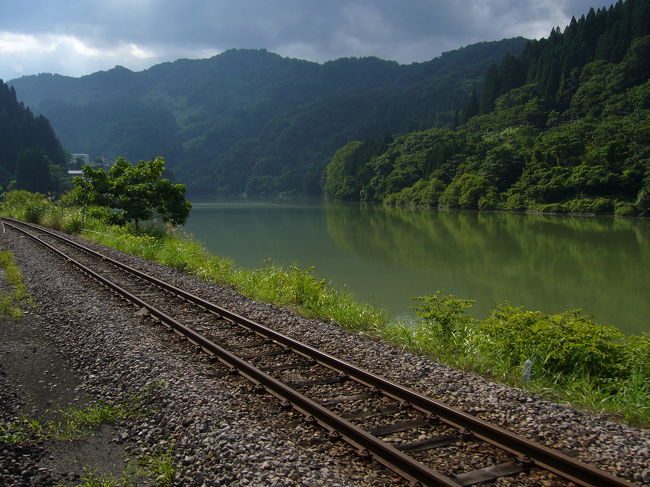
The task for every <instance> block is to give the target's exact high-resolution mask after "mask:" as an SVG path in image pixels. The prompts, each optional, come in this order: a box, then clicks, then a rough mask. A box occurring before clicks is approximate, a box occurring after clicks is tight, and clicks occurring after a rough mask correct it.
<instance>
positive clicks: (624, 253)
mask: <svg viewBox="0 0 650 487" xmlns="http://www.w3.org/2000/svg"><path fill="white" fill-rule="evenodd" d="M186 227H187V230H188V231H189V232H190V233H191V234H193V235H194V236H195V237H196V238H198V239H199V240H201V241H202V242H203V243H204V244H205V245H206V246H207V248H208V249H209V250H210V251H211V252H213V253H215V254H218V255H222V256H226V257H229V258H231V259H233V260H234V261H235V263H236V265H238V266H240V267H257V266H260V265H263V263H264V260H265V259H271V260H272V261H274V262H277V263H281V264H284V265H291V264H298V265H300V266H303V267H309V266H315V269H314V272H315V274H316V275H317V276H319V277H323V278H326V279H328V280H330V281H332V282H333V283H334V284H335V285H336V286H338V287H345V288H346V289H347V290H348V291H349V292H350V293H352V294H353V295H354V296H356V297H357V298H358V299H359V300H361V301H364V302H369V303H372V304H374V305H376V306H378V307H381V308H383V309H385V310H386V311H387V312H388V313H389V315H390V316H391V317H398V318H402V319H408V318H409V317H411V316H412V314H413V312H412V309H411V306H413V304H414V303H413V301H412V300H411V298H412V297H413V296H423V295H428V294H432V293H434V292H435V291H436V290H440V291H442V292H443V293H444V294H453V295H455V296H457V297H461V298H468V299H474V300H476V303H475V305H474V308H473V314H474V316H476V317H485V316H487V314H488V313H489V311H490V310H491V309H492V308H494V306H495V305H496V304H498V303H502V302H504V301H509V302H510V303H512V304H513V305H516V306H524V307H526V308H527V309H531V310H541V311H544V312H547V313H557V312H561V311H566V310H569V309H578V308H579V309H582V310H583V311H584V312H586V313H587V314H590V315H592V316H593V317H594V319H595V320H596V321H597V322H598V323H601V324H609V325H615V326H618V327H619V328H620V329H622V330H623V331H625V332H626V333H640V332H643V331H645V332H649V331H650V221H648V220H647V219H632V218H614V217H586V216H555V215H527V214H507V213H478V212H462V211H436V210H412V209H392V208H382V207H376V206H366V205H360V204H358V203H357V204H343V203H323V202H321V201H318V202H299V203H288V202H263V201H234V202H232V201H231V202H227V201H225V202H195V203H194V208H193V210H192V212H191V215H190V218H189V220H188V222H187V225H186Z"/></svg>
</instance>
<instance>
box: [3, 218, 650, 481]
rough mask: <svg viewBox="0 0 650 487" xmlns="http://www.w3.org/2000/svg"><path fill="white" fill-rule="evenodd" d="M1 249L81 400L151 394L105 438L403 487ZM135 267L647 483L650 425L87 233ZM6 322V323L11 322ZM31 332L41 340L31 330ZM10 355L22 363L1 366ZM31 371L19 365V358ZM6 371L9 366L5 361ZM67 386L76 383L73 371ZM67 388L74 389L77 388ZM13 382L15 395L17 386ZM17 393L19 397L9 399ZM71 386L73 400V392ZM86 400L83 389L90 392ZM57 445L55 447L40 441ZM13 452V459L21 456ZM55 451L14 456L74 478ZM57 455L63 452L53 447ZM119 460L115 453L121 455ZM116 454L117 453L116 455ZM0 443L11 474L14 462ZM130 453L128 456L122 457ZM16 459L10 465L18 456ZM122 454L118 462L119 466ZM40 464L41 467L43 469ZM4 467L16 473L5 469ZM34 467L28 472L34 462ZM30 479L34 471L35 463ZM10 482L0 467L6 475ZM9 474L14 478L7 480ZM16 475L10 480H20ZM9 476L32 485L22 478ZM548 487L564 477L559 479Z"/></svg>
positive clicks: (78, 279)
mask: <svg viewBox="0 0 650 487" xmlns="http://www.w3.org/2000/svg"><path fill="white" fill-rule="evenodd" d="M0 243H1V246H2V247H3V248H5V249H8V250H12V251H13V252H14V257H15V259H16V262H17V263H18V265H19V267H20V268H21V269H22V271H23V273H24V275H25V283H26V285H27V288H28V291H29V292H30V293H31V295H32V296H33V297H34V299H35V301H36V304H37V311H36V315H37V316H34V317H32V318H31V320H33V321H32V322H31V323H32V325H33V326H36V325H37V326H36V328H37V330H38V333H40V334H41V335H39V336H42V338H38V340H42V341H43V340H46V341H47V342H48V343H50V347H51V349H52V350H55V351H56V352H50V353H55V354H56V356H57V357H58V359H57V360H61V361H62V362H63V363H64V364H65V367H67V368H68V369H69V371H70V374H73V375H74V376H75V377H76V379H75V380H76V382H74V381H73V382H70V381H68V382H66V383H65V384H63V383H62V384H61V387H64V388H70V387H72V384H73V383H74V391H75V394H72V395H71V398H70V399H69V400H71V401H74V400H75V399H77V401H81V402H84V401H109V402H111V401H119V400H126V399H129V398H132V397H134V396H135V395H137V394H139V393H142V392H143V391H147V390H149V391H154V392H153V393H152V394H153V396H154V397H153V399H152V401H151V402H152V404H151V410H150V411H149V412H148V413H146V414H143V415H142V416H141V417H140V418H139V419H135V420H129V421H125V422H123V423H121V424H119V425H116V427H115V429H114V430H109V431H108V432H107V433H106V432H105V435H108V436H109V437H110V438H109V441H106V442H104V443H105V444H106V445H107V446H106V448H109V449H110V448H113V449H114V448H115V447H116V445H117V446H119V447H120V448H121V449H122V450H123V451H124V452H125V454H126V456H127V458H129V457H130V458H133V457H135V456H136V455H143V454H144V455H151V454H155V453H156V452H160V451H164V450H165V449H167V448H168V447H169V446H170V445H173V451H174V455H175V463H176V467H177V475H176V479H175V484H176V485H188V486H194V485H196V486H200V485H327V486H337V485H359V486H361V485H400V484H402V483H403V482H402V481H401V480H400V479H399V478H398V477H396V476H395V475H394V474H393V473H392V472H390V471H387V470H386V469H385V468H383V467H381V466H379V465H376V464H375V463H368V462H365V461H363V460H361V459H359V458H357V457H356V455H355V454H354V452H353V450H352V449H351V448H349V447H347V446H346V445H345V444H340V443H331V442H329V441H328V440H327V435H326V433H325V432H324V431H323V430H321V429H320V428H318V427H316V426H313V425H310V424H307V423H306V422H305V421H303V419H302V417H301V416H300V415H299V414H297V413H291V412H285V411H282V410H281V408H280V405H279V403H278V401H276V400H274V399H271V398H270V397H269V396H268V395H259V394H255V393H254V392H253V388H252V387H251V385H250V384H249V383H247V382H246V381H244V380H243V379H241V378H239V377H238V376H225V377H223V376H221V374H215V371H216V369H215V366H214V365H212V364H211V363H210V362H209V360H208V359H207V357H206V356H204V355H203V354H200V353H198V352H197V351H196V350H194V349H193V348H192V347H189V346H188V345H187V343H182V342H180V341H179V340H178V339H176V338H175V337H174V336H173V335H169V334H166V333H164V332H163V331H162V329H161V328H160V327H157V326H154V325H153V324H152V323H151V321H150V320H149V319H147V317H146V316H140V315H139V314H138V313H137V309H136V308H134V307H132V306H131V305H129V304H127V303H125V302H123V301H121V300H120V299H118V298H117V297H116V296H115V295H112V294H110V293H108V291H106V290H104V289H102V288H100V287H98V286H97V285H96V284H94V283H93V282H92V281H89V280H88V278H86V277H84V276H82V275H81V274H80V273H79V272H76V271H74V270H72V269H71V268H69V267H68V266H67V265H66V264H65V263H63V262H62V261H61V260H60V259H59V258H57V257H55V256H54V255H52V254H51V253H49V252H47V251H45V250H43V249H42V248H40V247H38V246H37V245H36V244H35V243H33V242H32V241H30V240H28V239H26V238H24V237H19V236H18V235H17V234H16V233H14V232H13V231H10V230H8V231H7V233H6V234H3V235H1V236H0ZM86 243H87V244H89V245H90V246H91V247H95V248H97V249H98V250H101V251H102V252H105V253H107V254H108V255H111V256H114V257H116V258H118V259H120V260H123V261H125V262H126V263H128V264H129V265H131V266H133V267H135V268H137V269H140V270H142V271H144V272H147V273H150V274H152V275H154V276H156V277H160V278H162V279H164V280H166V281H168V282H170V283H172V284H174V285H176V286H178V287H182V288H183V289H186V290H188V291H189V292H192V293H194V294H197V295H199V296H201V297H203V298H205V299H208V300H210V301H213V302H215V303H217V304H219V305H220V306H222V307H225V308H228V309H232V310H233V311H235V312H237V313H238V314H241V315H244V316H246V317H248V318H251V319H253V320H256V321H258V322H260V323H262V324H264V325H266V326H269V327H271V328H274V329H276V330H277V331H279V332H281V333H284V334H287V335H289V336H291V337H293V338H296V339H299V340H301V341H303V342H305V343H308V344H309V345H312V346H314V347H317V348H320V349H322V350H323V351H326V352H328V353H331V354H334V355H336V356H338V357H340V358H343V359H345V360H348V361H350V362H352V363H355V364H357V365H360V366H362V367H364V368H366V369H369V370H371V371H372V372H374V373H377V374H379V375H383V376H385V377H388V378H390V379H392V380H394V381H396V382H400V383H402V384H404V385H406V386H409V387H411V388H413V389H415V390H417V391H419V392H424V393H426V394H427V395H429V396H431V397H433V398H434V399H438V400H441V401H443V402H445V403H447V404H449V405H451V406H453V407H457V408H460V409H463V410H464V411H467V412H469V413H471V414H474V415H476V416H478V417H480V418H481V419H484V420H487V421H490V422H493V423H496V424H498V425H500V426H503V427H505V428H507V429H510V430H512V431H515V432H517V433H520V434H522V435H524V436H526V437H528V438H531V439H533V440H536V441H538V442H540V443H542V444H544V445H547V446H549V447H552V448H557V449H560V450H563V451H565V452H566V453H569V454H571V455H574V456H576V457H577V458H579V459H580V460H582V461H585V462H588V463H592V464H594V465H596V466H598V467H599V468H601V469H603V470H606V471H609V472H611V473H613V474H615V475H618V476H621V477H623V478H626V479H628V480H630V481H633V482H635V483H637V484H639V485H650V467H649V464H650V446H649V445H650V434H649V433H648V432H647V431H645V430H641V429H638V428H633V427H630V426H626V425H621V424H618V423H615V422H613V421H610V420H608V419H606V418H603V417H598V416H593V415H589V414H586V413H584V412H581V411H577V410H575V409H573V408H571V407H568V406H565V405H558V404H554V403H551V402H548V401H543V400H541V399H539V398H537V397H535V396H531V395H530V394H528V393H526V392H524V391H521V390H518V389H513V388H510V387H506V386H503V385H500V384H495V383H492V382H489V381H487V380H485V379H482V378H480V377H478V376H475V375H472V374H468V373H464V372H460V371H456V370H453V369H450V368H448V367H445V366H442V365H440V364H437V363H435V362H432V361H429V360H426V359H423V358H421V357H417V356H414V355H411V354H408V353H404V352H402V351H399V350H396V349H394V348H391V347H388V346H386V345H383V344H381V343H378V342H376V341H374V340H373V339H371V338H369V337H366V336H363V335H358V334H351V333H348V332H345V331H343V330H341V329H340V328H338V327H337V326H335V325H333V324H330V323H324V322H320V321H315V320H310V319H306V318H302V317H299V316H296V315H294V314H292V313H290V312H289V311H286V310H283V309H279V308H277V307H274V306H271V305H268V304H264V303H259V302H256V301H253V300H251V299H248V298H246V297H243V296H241V295H239V294H238V293H235V292H233V291H232V290H230V289H228V288H224V287H222V286H219V285H216V284H211V283H206V282H204V281H200V280H198V279H195V278H192V277H190V276H188V275H186V274H184V273H181V272H178V271H175V270H173V269H170V268H166V267H163V266H160V265H157V264H154V263H151V262H147V261H144V260H142V259H139V258H136V257H133V256H130V255H126V254H123V253H121V252H118V251H115V250H112V249H107V248H105V247H103V246H99V245H97V244H93V243H88V242H86ZM3 326H4V325H3ZM23 339H24V340H37V339H36V338H29V337H24V338H23ZM0 365H2V366H4V367H11V365H8V364H7V363H6V360H5V361H4V362H1V363H0ZM13 367H14V368H15V367H20V365H15V366H13ZM0 372H2V369H0ZM10 376H11V377H14V376H15V374H14V375H12V374H8V373H7V374H4V373H0V386H5V387H3V389H4V391H5V392H2V393H0V400H2V402H3V403H5V402H6V401H10V402H11V403H12V404H15V405H16V407H14V408H12V409H15V410H12V411H9V409H10V408H8V407H3V408H1V409H0V414H3V413H2V411H3V410H6V413H4V416H0V420H3V421H4V420H6V418H7V417H15V416H16V415H17V414H18V412H20V411H19V410H20V409H21V408H24V405H21V401H22V402H29V401H25V400H24V399H21V394H22V395H23V396H24V389H25V387H26V388H28V389H29V386H28V385H27V384H23V386H24V387H23V388H16V387H15V384H13V383H12V381H11V380H8V377H10ZM63 382H65V381H63ZM66 384H67V387H66ZM14 389H15V392H12V391H14ZM11 394H15V395H16V397H13V396H11V397H10V395H11ZM72 396H73V397H72ZM79 398H81V399H79ZM39 448H47V445H42V446H38V447H37V448H35V450H38V449H39ZM10 456H11V455H10V454H7V455H6V458H10ZM52 456H53V455H52V454H50V453H49V452H45V453H44V452H42V451H41V452H35V453H34V455H31V456H30V455H29V454H27V455H25V454H21V455H14V457H13V458H14V459H16V458H17V459H19V460H18V463H19V462H20V461H23V460H20V459H24V461H25V462H26V464H27V463H29V462H31V464H32V465H31V467H30V468H32V469H35V470H33V471H35V472H37V473H38V475H39V476H38V479H36V477H35V476H34V477H33V479H36V480H35V481H34V482H33V484H32V485H49V484H48V482H51V481H52V479H64V480H65V479H67V478H69V476H70V475H71V472H70V468H69V467H68V466H66V465H67V464H65V462H58V463H56V462H55V463H54V464H52V463H50V464H48V463H47V462H46V461H45V460H46V459H48V458H50V457H52ZM54 456H55V457H56V455H54ZM113 456H114V457H115V455H113ZM117 456H118V457H119V455H117ZM4 458H5V457H3V456H2V454H1V453H0V475H1V474H2V473H3V472H4V471H5V470H6V469H7V468H8V467H7V466H6V465H4V464H3V462H4V461H5V460H4ZM125 461H126V460H125ZM15 464H16V462H14V463H13V465H15ZM116 464H119V462H116ZM38 468H41V469H43V470H42V471H38ZM3 469H5V470H3ZM23 470H25V469H23ZM25 471H26V472H27V473H26V474H25V475H23V476H22V477H21V478H22V479H23V480H21V481H22V482H24V478H25V477H30V473H29V471H28V470H25ZM0 478H1V477H0ZM7 478H9V477H7ZM11 482H13V481H11ZM11 482H9V483H7V484H6V485H25V484H24V483H20V482H19V481H16V482H15V483H11ZM539 485H555V484H554V481H553V480H552V479H549V480H546V481H544V482H542V483H540V484H539Z"/></svg>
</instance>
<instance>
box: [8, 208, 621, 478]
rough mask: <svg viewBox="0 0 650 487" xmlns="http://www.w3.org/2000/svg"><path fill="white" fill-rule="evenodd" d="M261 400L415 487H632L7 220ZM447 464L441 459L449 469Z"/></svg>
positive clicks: (60, 238)
mask: <svg viewBox="0 0 650 487" xmlns="http://www.w3.org/2000/svg"><path fill="white" fill-rule="evenodd" d="M3 222H4V225H5V226H7V227H9V228H11V229H12V230H14V231H16V232H21V233H22V234H24V235H27V236H29V237H30V238H33V239H34V240H36V241H37V242H39V243H40V244H42V245H43V246H45V247H47V248H48V249H50V250H51V251H52V252H54V253H56V254H57V255H59V256H60V257H61V258H62V259H65V260H66V261H68V262H70V263H71V264H72V265H74V266H76V268H77V269H79V270H81V271H82V272H83V273H85V274H86V275H88V276H90V277H92V278H93V279H95V280H96V281H98V282H99V283H101V284H102V285H103V286H105V287H107V288H109V289H111V290H112V291H114V292H116V293H118V294H119V295H120V296H121V297H122V298H123V299H126V300H128V301H130V302H131V303H133V304H134V305H135V306H138V307H139V308H141V310H142V312H143V314H148V315H149V316H150V318H151V319H152V320H154V321H155V322H157V323H159V324H161V325H162V326H163V327H164V328H166V329H167V330H168V331H170V332H175V333H176V334H178V336H179V337H180V338H181V339H183V340H187V341H188V342H190V343H191V344H193V345H194V346H196V347H200V348H201V349H202V350H203V351H204V352H205V353H207V354H208V355H210V357H212V358H213V359H214V361H215V362H221V363H222V364H223V365H225V368H223V370H221V371H219V372H218V373H219V374H240V375H242V376H244V377H245V378H247V379H248V380H250V381H251V382H253V383H254V384H255V386H254V387H255V388H256V390H257V391H258V392H260V393H270V394H272V395H274V396H276V397H277V398H278V399H279V400H280V401H281V404H282V405H283V406H284V407H286V408H287V409H291V408H293V409H294V410H297V411H299V412H300V413H302V414H303V415H304V416H305V417H306V418H307V420H308V421H310V422H314V423H318V424H319V425H321V426H322V427H324V428H325V429H327V430H328V431H329V433H330V437H331V439H332V440H333V441H335V440H338V439H341V440H344V441H346V442H348V443H349V444H351V445H352V446H353V447H354V448H355V449H356V450H357V453H358V454H359V455H360V456H361V457H364V458H368V459H374V460H376V461H378V462H380V463H382V464H384V465H385V466H387V467H388V468H390V469H392V470H393V471H395V472H397V473H398V474H400V475H401V476H403V477H404V478H405V479H407V480H409V481H410V482H411V483H412V484H413V485H441V486H467V485H475V484H479V483H489V482H494V481H496V480H497V479H499V478H501V477H504V476H512V475H526V474H527V473H531V472H532V473H534V472H535V471H536V470H537V469H542V470H548V471H551V472H553V473H555V474H556V475H558V476H560V477H562V478H564V479H566V480H567V481H571V482H574V483H575V484H578V485H583V486H605V487H606V486H631V485H633V484H631V483H629V482H627V481H625V480H622V479H620V478H617V477H614V476H612V475H611V474H609V473H607V472H603V471H602V470H599V469H597V468H595V467H593V466H591V465H587V464H585V463H582V462H580V461H577V460H575V459H573V458H571V457H569V456H567V455H564V454H563V453H561V452H559V451H557V450H553V449H550V448H548V447H545V446H543V445H541V444H538V443H536V442H533V441H530V440H528V439H526V438H524V437H522V436H520V435H517V434H514V433H512V432H509V431H507V430H504V429H502V428H500V427H499V426H496V425H494V424H491V423H488V422H486V421H483V420H481V419H479V418H476V417H474V416H472V415H469V414H467V413H464V412H462V411H458V410H455V409H453V408H450V407H448V406H447V405H445V404H443V403H441V402H439V401H435V400H433V399H431V398H429V397H426V396H423V395H421V394H418V393H416V392H414V391H412V390H410V389H407V388H405V387H402V386H400V385H399V384H395V383H393V382H390V381H388V380H386V379H383V378H381V377H379V376H376V375H374V374H372V373H370V372H368V371H365V370H362V369H359V368H357V367H355V366H353V365H351V364H349V363H346V362H344V361H342V360H340V359H338V358H336V357H333V356H331V355H329V354H326V353H323V352H321V351H319V350H316V349H314V348H312V347H310V346H308V345H306V344H303V343H300V342H298V341H296V340H294V339H292V338H290V337H288V336H285V335H282V334H280V333H278V332H276V331H274V330H272V329H270V328H268V327H266V326H263V325H261V324H259V323H256V322H254V321H251V320H249V319H247V318H245V317H243V316H240V315H238V314H236V313H234V312H232V311H229V310H226V309H223V308H221V307H220V306H218V305H216V304H213V303H210V302H208V301H206V300H204V299H202V298H200V297H198V296H194V295H192V294H190V293H187V292H185V291H183V290H182V289H178V288H176V287H174V286H172V285H170V284H167V283H165V282H162V281H160V280H158V279H156V278H154V277H152V276H149V275H146V274H144V273H142V272H140V271H138V270H136V269H133V268H131V267H129V266H127V265H125V264H122V263H120V262H117V261H115V260H113V259H111V258H109V257H107V256H105V255H102V254H100V253H98V252H96V251H94V250H92V249H89V248H87V247H84V246H82V245H80V244H78V243H76V242H74V241H72V240H70V239H68V238H66V237H63V236H60V235H58V234H56V233H54V232H51V231H49V230H46V229H44V228H41V227H38V226H35V225H31V224H26V223H24V222H19V221H18V220H13V219H7V218H3ZM441 459H442V460H441Z"/></svg>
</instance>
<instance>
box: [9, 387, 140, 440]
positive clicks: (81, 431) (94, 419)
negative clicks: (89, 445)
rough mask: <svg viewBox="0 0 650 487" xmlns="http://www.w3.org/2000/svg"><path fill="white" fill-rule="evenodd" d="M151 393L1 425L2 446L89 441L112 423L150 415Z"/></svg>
mask: <svg viewBox="0 0 650 487" xmlns="http://www.w3.org/2000/svg"><path fill="white" fill-rule="evenodd" d="M147 396H148V393H145V394H141V395H138V396H136V397H134V398H132V399H129V400H127V401H123V402H118V403H116V404H107V403H98V404H91V405H90V406H88V407H85V408H81V409H76V408H67V409H60V410H58V411H56V412H55V418H54V419H52V420H48V421H39V420H37V419H35V418H28V417H22V418H19V419H18V420H17V421H15V422H12V423H9V424H6V425H0V442H3V443H8V444H18V443H25V442H39V441H45V440H75V439H80V438H85V437H86V436H87V435H88V434H89V433H90V432H91V431H94V430H96V429H97V428H99V427H100V426H102V425H104V424H109V423H116V422H118V421H123V420H125V419H128V418H135V417H138V416H140V415H142V414H143V413H144V412H145V411H146V406H145V401H146V398H147Z"/></svg>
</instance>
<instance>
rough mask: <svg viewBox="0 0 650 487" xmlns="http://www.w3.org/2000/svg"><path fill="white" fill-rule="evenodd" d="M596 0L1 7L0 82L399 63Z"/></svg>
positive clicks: (530, 30)
mask: <svg viewBox="0 0 650 487" xmlns="http://www.w3.org/2000/svg"><path fill="white" fill-rule="evenodd" d="M611 3H612V2H611V1H603V0H484V1H481V0H449V1H441V0H18V1H17V0H0V79H4V80H5V81H7V80H10V79H13V78H16V77H19V76H22V75H28V74H38V73H43V72H45V73H59V74H65V75H70V76H81V75H84V74H89V73H93V72H95V71H99V70H105V69H110V68H112V67H113V66H115V65H116V64H120V65H122V66H126V67H127V68H130V69H132V70H142V69H145V68H148V67H150V66H152V65H154V64H157V63H160V62H164V61H172V60H174V59H178V58H181V57H186V58H204V57H210V56H213V55H215V54H218V53H220V52H222V51H223V50H225V49H229V48H237V47H242V48H266V49H268V50H269V51H273V52H276V53H278V54H281V55H283V56H288V57H295V58H301V59H309V60H312V61H318V62H324V61H327V60H330V59H337V58H340V57H345V56H377V57H380V58H383V59H390V60H395V61H398V62H400V63H411V62H414V61H426V60H429V59H432V58H434V57H436V56H438V55H440V54H441V53H442V52H444V51H449V50H451V49H456V48H458V47H461V46H465V45H467V44H472V43H474V42H480V41H489V40H499V39H502V38H504V37H514V36H524V37H528V38H540V37H546V36H547V35H548V33H549V32H550V30H551V28H553V27H554V26H557V25H559V26H561V27H564V26H565V25H566V24H567V23H568V22H569V20H570V19H571V16H573V15H575V16H576V17H579V16H580V15H582V14H583V13H585V14H586V13H587V11H588V10H589V8H590V7H594V8H599V7H602V6H609V5H610V4H611Z"/></svg>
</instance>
